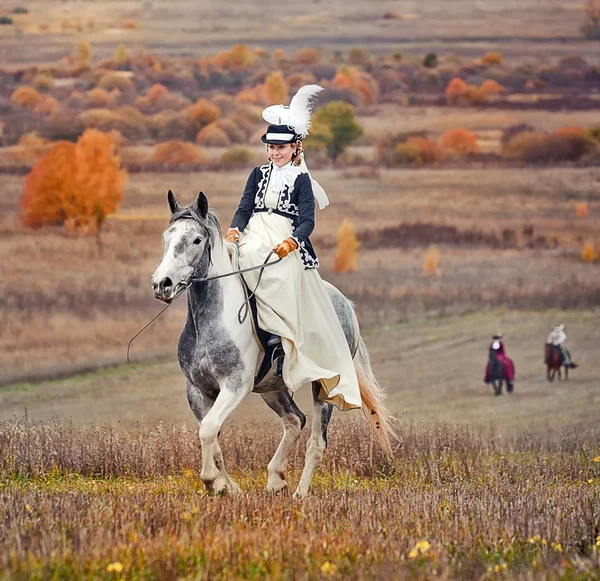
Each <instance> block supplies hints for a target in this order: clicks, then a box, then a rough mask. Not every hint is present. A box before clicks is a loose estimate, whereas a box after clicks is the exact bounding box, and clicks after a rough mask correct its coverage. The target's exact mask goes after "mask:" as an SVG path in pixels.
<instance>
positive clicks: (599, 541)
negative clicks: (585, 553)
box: [596, 535, 600, 547]
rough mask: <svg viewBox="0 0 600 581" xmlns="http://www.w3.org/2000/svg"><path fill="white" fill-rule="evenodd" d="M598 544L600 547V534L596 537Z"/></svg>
mask: <svg viewBox="0 0 600 581" xmlns="http://www.w3.org/2000/svg"><path fill="white" fill-rule="evenodd" d="M596 546H597V547H600V535H598V536H597V537H596Z"/></svg>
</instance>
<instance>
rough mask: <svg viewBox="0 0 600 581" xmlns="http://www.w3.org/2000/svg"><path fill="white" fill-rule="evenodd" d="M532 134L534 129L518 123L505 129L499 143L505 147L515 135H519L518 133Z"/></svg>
mask: <svg viewBox="0 0 600 581" xmlns="http://www.w3.org/2000/svg"><path fill="white" fill-rule="evenodd" d="M533 132H535V128H534V127H532V126H531V125H527V123H518V124H517V125H511V126H510V127H507V128H506V129H505V130H504V131H503V132H502V138H501V140H500V141H501V143H502V146H503V147H505V146H506V145H507V144H508V143H509V142H510V140H511V139H512V138H513V137H515V136H516V135H519V134H520V133H533Z"/></svg>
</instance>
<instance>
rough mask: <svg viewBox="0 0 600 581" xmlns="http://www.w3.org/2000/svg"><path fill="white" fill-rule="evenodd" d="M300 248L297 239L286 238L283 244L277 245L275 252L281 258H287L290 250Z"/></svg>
mask: <svg viewBox="0 0 600 581" xmlns="http://www.w3.org/2000/svg"><path fill="white" fill-rule="evenodd" d="M296 248H298V245H297V244H296V241H295V240H294V239H293V238H286V239H285V240H284V241H283V242H282V243H281V244H278V245H277V246H275V248H274V250H275V254H277V256H279V258H285V257H286V256H287V255H288V254H289V253H290V252H293V251H294V250H296Z"/></svg>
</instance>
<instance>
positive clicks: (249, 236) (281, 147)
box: [226, 85, 361, 410]
mask: <svg viewBox="0 0 600 581" xmlns="http://www.w3.org/2000/svg"><path fill="white" fill-rule="evenodd" d="M321 90H322V88H321V87H319V86H318V85H308V86H305V87H302V88H301V89H300V90H299V91H298V93H297V94H296V95H295V96H294V98H293V99H292V100H291V102H290V106H289V107H284V106H282V105H274V106H271V107H268V108H267V109H265V110H264V111H263V118H264V119H265V121H267V122H268V123H269V126H268V128H267V131H266V133H265V134H264V135H263V136H262V141H263V143H265V144H266V150H267V154H268V159H269V163H267V164H266V165H263V166H260V167H255V168H254V169H253V170H252V171H251V172H250V176H249V178H248V181H247V183H246V187H245V189H244V193H243V194H242V198H241V200H240V203H239V206H238V209H237V211H236V213H235V215H234V216H233V219H232V221H231V226H230V228H229V230H228V232H227V236H226V239H227V241H229V242H231V243H237V245H238V248H239V263H240V267H241V268H242V269H244V268H248V267H252V266H255V265H257V264H261V263H262V262H263V261H264V260H265V258H266V257H267V256H268V255H269V253H270V252H271V251H274V252H275V254H277V256H278V257H279V258H280V259H282V261H281V264H279V265H277V266H273V267H271V268H268V269H265V270H264V271H263V273H262V277H261V278H260V279H259V274H258V272H257V271H254V272H251V273H246V274H245V275H244V278H245V281H246V283H247V285H248V286H249V287H250V289H252V290H254V289H255V287H256V291H255V295H256V299H257V308H258V322H259V325H260V327H261V328H262V329H264V330H265V331H268V332H269V333H271V338H270V340H269V345H271V346H275V345H277V346H280V348H281V349H280V352H281V350H282V351H283V353H284V354H285V356H284V357H283V359H282V360H281V359H280V360H279V365H278V367H277V370H276V371H275V374H276V375H281V376H282V378H283V381H284V382H285V384H286V386H287V387H288V389H290V390H291V391H292V392H293V391H295V390H297V389H298V388H299V387H300V386H301V385H304V384H310V383H311V382H315V381H316V382H319V383H320V385H321V392H320V395H319V398H320V399H321V400H322V401H325V402H329V403H332V404H334V405H336V406H337V407H338V408H340V409H341V410H349V409H355V408H360V407H361V398H360V392H359V386H358V380H357V377H356V372H355V370H354V364H353V362H352V354H351V353H350V349H349V348H348V344H347V341H346V339H345V335H344V329H343V328H342V325H341V323H340V321H339V319H338V317H337V315H336V312H335V310H334V307H333V303H332V302H331V298H330V297H329V295H328V293H327V291H326V289H325V287H324V285H323V281H322V279H321V277H320V276H319V273H318V272H317V268H318V266H319V261H318V259H317V256H316V254H315V251H314V249H313V247H312V244H311V242H310V239H309V236H310V234H311V232H312V231H313V228H314V225H315V198H316V199H317V202H318V203H319V207H320V208H321V209H323V208H324V207H325V206H326V205H327V204H328V199H327V196H326V195H325V192H324V191H323V189H322V188H321V187H320V186H319V185H318V184H317V183H316V182H315V181H314V180H312V178H311V176H310V174H309V173H308V169H307V168H306V165H305V163H304V161H303V151H302V139H304V138H305V137H306V136H307V135H308V129H309V127H310V113H311V99H312V98H313V97H314V96H315V95H316V94H317V93H318V92H319V91H321ZM257 285H258V286H257Z"/></svg>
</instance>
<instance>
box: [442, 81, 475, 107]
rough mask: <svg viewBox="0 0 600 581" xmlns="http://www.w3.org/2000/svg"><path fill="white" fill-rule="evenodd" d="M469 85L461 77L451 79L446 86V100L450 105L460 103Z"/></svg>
mask: <svg viewBox="0 0 600 581" xmlns="http://www.w3.org/2000/svg"><path fill="white" fill-rule="evenodd" d="M468 90H469V89H468V85H467V83H465V82H464V81H463V80H462V79H460V78H459V77H455V78H453V79H451V80H450V82H449V83H448V85H447V86H446V91H445V95H446V101H447V103H448V104H449V105H456V104H458V103H460V102H461V101H462V100H463V99H464V98H465V96H466V95H467V93H468Z"/></svg>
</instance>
